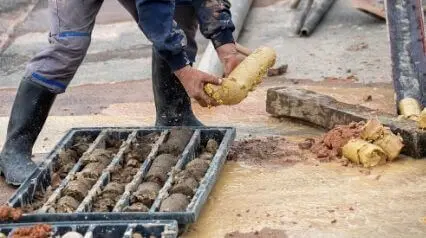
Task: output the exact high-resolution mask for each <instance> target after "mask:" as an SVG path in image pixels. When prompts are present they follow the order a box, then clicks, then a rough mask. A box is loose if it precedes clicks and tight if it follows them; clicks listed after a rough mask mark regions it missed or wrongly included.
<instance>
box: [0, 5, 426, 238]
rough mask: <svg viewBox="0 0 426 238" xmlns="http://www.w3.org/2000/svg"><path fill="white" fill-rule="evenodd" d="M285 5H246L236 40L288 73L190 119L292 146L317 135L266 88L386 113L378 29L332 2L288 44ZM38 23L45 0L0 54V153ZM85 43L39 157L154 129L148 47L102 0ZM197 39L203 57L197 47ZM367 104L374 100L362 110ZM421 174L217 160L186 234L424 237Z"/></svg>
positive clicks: (399, 167)
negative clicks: (110, 135) (78, 143)
mask: <svg viewBox="0 0 426 238" xmlns="http://www.w3.org/2000/svg"><path fill="white" fill-rule="evenodd" d="M287 2H288V1H285V0H284V1H280V0H256V1H255V2H254V5H255V6H256V7H255V8H253V9H252V10H251V12H250V14H249V16H248V21H247V23H246V25H245V27H244V29H243V32H242V34H241V36H240V43H242V44H244V45H246V46H248V47H251V48H255V47H257V46H259V45H270V46H273V47H274V48H275V49H276V50H277V53H278V56H279V60H278V62H277V65H279V64H283V63H288V64H289V72H288V73H287V74H286V75H285V77H276V78H271V79H267V80H266V81H265V82H264V83H263V84H262V85H261V87H260V88H259V89H258V90H256V91H255V92H252V93H251V94H250V96H249V97H248V98H247V99H246V100H245V101H244V102H243V103H241V104H240V105H238V106H234V107H218V108H212V109H206V108H201V107H199V106H198V105H194V106H193V107H194V111H195V113H196V114H197V116H198V117H199V118H200V119H201V120H202V121H203V122H205V123H206V124H207V125H229V126H235V127H236V128H237V134H238V138H241V137H245V136H248V135H284V136H286V137H288V138H290V139H299V140H300V139H302V138H305V137H313V136H318V135H320V134H321V133H322V132H323V130H321V129H317V128H313V127H311V126H310V125H307V124H304V123H301V122H298V121H294V120H289V119H278V118H272V117H270V116H269V115H268V114H267V113H266V111H265V99H266V90H267V89H268V88H269V87H274V86H279V85H287V86H294V87H300V88H306V89H311V90H314V91H317V92H321V93H325V94H328V95H330V96H333V97H336V98H337V99H338V100H341V101H343V102H347V103H352V104H360V105H365V106H367V107H371V108H375V109H380V110H383V111H386V112H389V113H394V112H393V110H394V105H393V91H392V85H391V84H389V82H390V63H389V57H388V55H389V52H388V48H387V47H388V46H387V33H386V28H385V25H384V24H383V23H382V22H380V21H377V20H376V19H374V18H372V17H370V16H368V15H366V14H364V13H360V12H357V11H355V10H353V9H352V8H351V7H350V1H346V0H344V1H337V2H336V4H335V6H334V7H333V9H332V10H331V12H330V14H329V15H327V17H326V18H325V19H324V22H323V24H321V26H320V27H319V28H318V29H317V31H316V32H314V34H313V35H312V36H311V37H309V38H294V37H289V36H287V34H286V32H285V27H286V21H287V20H288V14H287V10H286V9H287V5H286V4H287ZM2 16H4V15H0V19H2ZM46 19H47V18H46V0H41V1H40V3H39V5H37V7H36V10H35V11H32V12H31V14H30V15H29V16H28V20H27V21H25V22H24V23H23V24H22V25H20V26H19V27H18V28H17V29H16V35H15V36H14V38H13V42H11V44H10V45H9V47H7V48H6V49H4V51H3V53H2V54H0V87H1V88H9V89H0V101H1V102H2V103H0V146H2V144H3V143H4V139H5V135H6V129H7V121H8V118H7V117H8V115H9V111H10V108H11V105H12V103H13V97H14V94H15V88H16V87H17V85H18V82H19V79H20V77H21V76H22V72H23V70H24V68H25V62H26V61H27V60H28V59H30V57H31V56H32V55H34V54H35V53H36V52H38V51H39V50H40V49H41V48H42V47H43V46H45V45H46V44H47V30H46V29H47V25H46ZM93 37H94V40H93V42H92V45H91V48H90V49H89V54H88V56H87V57H86V59H85V61H84V63H83V66H82V67H81V68H80V70H79V72H78V73H77V75H76V77H75V80H74V81H73V83H72V85H73V86H74V87H71V88H69V89H68V92H67V93H65V94H62V95H60V96H58V99H57V101H56V103H55V105H54V108H53V109H52V111H51V116H50V117H49V119H48V121H47V123H46V126H45V128H44V129H43V131H42V133H41V135H40V137H39V139H38V140H37V142H36V145H35V148H34V153H36V154H37V155H41V154H43V153H47V152H49V151H50V150H51V148H52V147H53V146H54V145H55V143H56V142H57V141H58V140H59V139H60V138H61V136H62V135H63V134H64V133H65V132H66V131H67V130H68V129H69V128H71V127H74V126H146V125H152V124H153V122H154V119H155V116H154V105H153V102H152V101H153V99H152V89H151V82H150V80H141V79H149V77H150V44H149V42H148V41H147V40H146V39H145V38H144V37H143V35H142V34H141V33H140V31H139V30H138V29H137V26H136V24H135V23H134V22H133V21H132V20H131V19H130V17H129V15H128V14H127V13H126V12H125V11H123V10H121V8H120V7H119V6H118V5H117V3H116V1H105V6H104V7H103V9H102V13H101V15H100V16H99V18H98V21H97V25H96V27H95V32H94V35H93ZM198 39H199V42H200V44H201V51H200V53H202V50H203V45H204V46H205V43H206V42H207V41H206V40H202V37H201V36H198ZM311 79H312V80H313V81H320V80H322V81H320V82H313V81H311ZM132 80H133V81H132ZM354 81H355V82H354ZM356 82H360V83H367V82H370V83H371V84H369V85H365V84H356ZM368 95H371V96H372V100H371V101H364V100H363V98H364V97H366V96H368ZM360 171H361V172H360ZM425 175H426V160H418V161H414V160H411V159H409V158H404V159H401V160H398V161H397V162H395V163H394V164H390V165H386V166H383V167H378V168H376V169H374V170H372V171H371V172H370V174H366V172H365V171H364V170H360V169H359V168H356V167H355V168H348V167H342V166H340V165H337V164H320V165H318V166H316V165H312V164H305V163H299V164H296V165H294V166H283V167H281V168H269V167H258V166H250V165H247V164H244V163H227V164H226V165H225V169H224V171H223V173H222V174H221V178H220V180H219V181H218V184H217V186H216V187H215V189H214V191H213V193H212V196H211V197H210V199H209V202H208V203H207V205H206V207H205V209H204V210H203V213H202V214H201V217H200V219H199V221H198V222H197V223H196V224H194V225H193V226H191V227H190V230H189V232H188V233H187V234H186V237H223V236H224V235H225V234H227V233H230V232H232V231H237V230H239V231H241V232H255V231H256V230H260V229H262V228H265V227H269V228H274V229H280V230H284V232H285V233H286V234H288V236H289V237H362V236H366V237H383V236H387V237H425V235H426V223H425V216H426V206H425V205H424V197H425V196H426V188H425V184H426V183H425V182H426V181H425V178H426V176H425ZM0 189H2V191H3V193H2V196H0V202H5V201H6V199H7V198H8V197H9V196H10V195H11V193H12V192H13V191H14V190H13V189H12V188H10V187H7V186H5V185H4V183H2V181H1V180H0Z"/></svg>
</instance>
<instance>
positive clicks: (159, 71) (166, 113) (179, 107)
mask: <svg viewBox="0 0 426 238" xmlns="http://www.w3.org/2000/svg"><path fill="white" fill-rule="evenodd" d="M152 89H153V91H154V101H155V109H156V112H157V113H156V121H155V126H204V125H203V124H202V123H201V122H200V121H199V120H198V119H197V118H196V117H195V115H194V113H193V111H192V107H191V99H190V98H189V96H188V94H187V93H186V91H185V88H184V87H183V86H182V84H181V83H180V81H179V79H178V78H177V77H176V76H175V75H174V74H173V73H172V71H171V69H170V67H169V66H168V64H167V63H166V61H164V60H163V59H162V58H161V57H160V56H159V55H158V54H157V53H156V52H155V50H153V52H152Z"/></svg>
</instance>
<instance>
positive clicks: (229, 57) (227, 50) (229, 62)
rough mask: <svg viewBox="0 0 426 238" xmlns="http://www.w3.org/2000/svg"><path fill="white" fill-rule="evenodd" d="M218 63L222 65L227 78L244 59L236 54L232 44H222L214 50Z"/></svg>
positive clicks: (235, 48)
mask: <svg viewBox="0 0 426 238" xmlns="http://www.w3.org/2000/svg"><path fill="white" fill-rule="evenodd" d="M216 52H217V54H218V56H219V59H220V61H221V62H222V64H223V69H224V70H223V71H224V73H225V77H227V76H228V75H229V74H230V73H231V72H232V70H234V68H235V67H237V66H238V65H239V64H240V63H241V61H243V59H244V57H243V56H241V55H239V54H238V51H237V47H236V46H235V44H234V43H229V44H224V45H222V46H220V47H218V48H217V49H216Z"/></svg>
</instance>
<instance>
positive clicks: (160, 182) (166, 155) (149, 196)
mask: <svg viewBox="0 0 426 238" xmlns="http://www.w3.org/2000/svg"><path fill="white" fill-rule="evenodd" d="M192 134H193V131H192V130H190V129H187V128H177V129H172V130H171V131H170V134H169V135H168V138H167V140H166V142H164V143H163V144H162V145H160V147H159V150H158V155H157V156H156V157H155V159H154V160H153V162H152V164H151V167H150V168H149V170H148V173H147V174H146V176H145V178H144V180H143V183H142V184H140V185H139V187H138V188H137V189H136V191H135V192H134V193H133V194H132V195H131V197H130V206H128V207H126V208H125V209H124V211H134V210H135V209H142V211H143V210H145V207H147V208H149V207H151V206H152V204H153V202H154V201H155V199H156V198H157V196H158V194H159V191H160V189H161V187H162V186H164V183H165V182H166V180H167V179H168V177H169V174H170V172H171V171H172V169H173V167H174V166H175V165H176V163H177V162H178V160H179V155H180V154H181V153H182V152H183V151H184V149H185V147H186V145H187V144H188V143H189V141H190V140H191V137H192ZM209 149H210V150H211V151H213V150H216V149H217V143H216V144H214V143H212V142H210V145H209ZM204 151H205V149H204ZM142 205H143V206H142Z"/></svg>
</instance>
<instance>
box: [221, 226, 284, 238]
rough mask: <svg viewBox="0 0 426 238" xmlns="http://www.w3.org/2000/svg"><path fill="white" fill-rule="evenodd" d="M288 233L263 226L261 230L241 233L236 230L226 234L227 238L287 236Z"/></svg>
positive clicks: (275, 237) (280, 237)
mask: <svg viewBox="0 0 426 238" xmlns="http://www.w3.org/2000/svg"><path fill="white" fill-rule="evenodd" d="M287 237H288V236H287V234H286V233H285V231H283V230H276V229H271V228H263V229H262V230H260V231H254V232H248V233H241V232H239V231H234V232H232V233H228V234H226V235H225V238H287Z"/></svg>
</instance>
